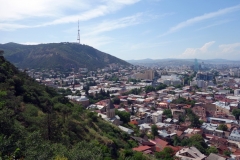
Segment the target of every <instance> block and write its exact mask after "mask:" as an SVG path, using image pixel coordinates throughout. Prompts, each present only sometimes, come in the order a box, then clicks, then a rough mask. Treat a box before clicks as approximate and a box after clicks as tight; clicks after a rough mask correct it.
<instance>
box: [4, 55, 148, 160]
mask: <svg viewBox="0 0 240 160" xmlns="http://www.w3.org/2000/svg"><path fill="white" fill-rule="evenodd" d="M0 53H2V52H0ZM0 139H1V143H0V159H26V160H27V159H64V160H67V159H82V160H98V159H118V158H119V159H125V158H128V159H131V158H132V159H139V157H140V158H141V159H146V158H144V157H143V156H142V155H141V154H140V153H135V152H133V151H131V148H132V147H134V146H136V144H134V142H132V141H131V140H130V136H129V135H128V134H126V133H124V132H122V131H120V129H119V128H118V127H117V126H114V125H112V124H109V123H108V122H106V121H105V120H103V119H101V118H100V117H97V115H96V113H94V112H90V111H88V110H85V109H83V108H82V107H81V106H80V105H77V104H73V103H71V102H69V100H68V99H67V98H65V97H63V96H62V95H59V94H58V93H57V92H56V91H55V90H54V89H52V88H49V87H47V86H44V85H40V84H39V83H37V82H36V81H35V80H33V79H32V78H30V77H29V76H27V75H26V73H24V72H20V71H18V69H17V68H16V67H14V65H12V64H11V63H10V62H8V61H6V60H5V58H4V57H3V56H0Z"/></svg>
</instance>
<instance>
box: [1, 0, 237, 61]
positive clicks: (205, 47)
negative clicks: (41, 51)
mask: <svg viewBox="0 0 240 160" xmlns="http://www.w3.org/2000/svg"><path fill="white" fill-rule="evenodd" d="M0 4H1V5H0V43H2V44H4V43H8V42H15V43H21V44H28V45H33V44H40V43H59V42H77V35H78V21H79V28H80V41H81V44H86V45H89V46H92V47H94V48H96V49H98V50H100V51H103V52H105V53H108V54H111V55H113V56H116V57H118V58H121V59H124V60H133V59H135V60H138V59H146V58H151V59H165V58H180V59H186V58H197V59H228V60H240V1H239V0H60V1H59V0H21V1H20V0H7V1H6V0H0Z"/></svg>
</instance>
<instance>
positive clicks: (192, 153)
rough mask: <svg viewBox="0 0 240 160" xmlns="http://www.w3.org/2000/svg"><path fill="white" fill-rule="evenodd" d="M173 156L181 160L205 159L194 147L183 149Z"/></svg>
mask: <svg viewBox="0 0 240 160" xmlns="http://www.w3.org/2000/svg"><path fill="white" fill-rule="evenodd" d="M175 156H176V157H179V158H181V160H204V159H205V158H206V156H205V155H204V154H202V153H201V152H200V151H199V150H198V149H197V148H196V147H187V148H183V149H181V150H180V151H178V152H177V153H176V154H175Z"/></svg>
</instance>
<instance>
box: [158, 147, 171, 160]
mask: <svg viewBox="0 0 240 160" xmlns="http://www.w3.org/2000/svg"><path fill="white" fill-rule="evenodd" d="M173 155H174V150H173V149H172V148H170V147H165V148H164V149H163V150H162V151H161V152H156V153H155V156H156V158H159V159H161V160H174V157H173Z"/></svg>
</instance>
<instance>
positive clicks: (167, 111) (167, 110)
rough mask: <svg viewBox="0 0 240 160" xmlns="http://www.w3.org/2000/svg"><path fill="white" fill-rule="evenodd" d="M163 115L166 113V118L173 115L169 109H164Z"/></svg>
mask: <svg viewBox="0 0 240 160" xmlns="http://www.w3.org/2000/svg"><path fill="white" fill-rule="evenodd" d="M163 115H166V117H167V118H172V117H173V116H172V111H171V109H165V110H164V111H163Z"/></svg>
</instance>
